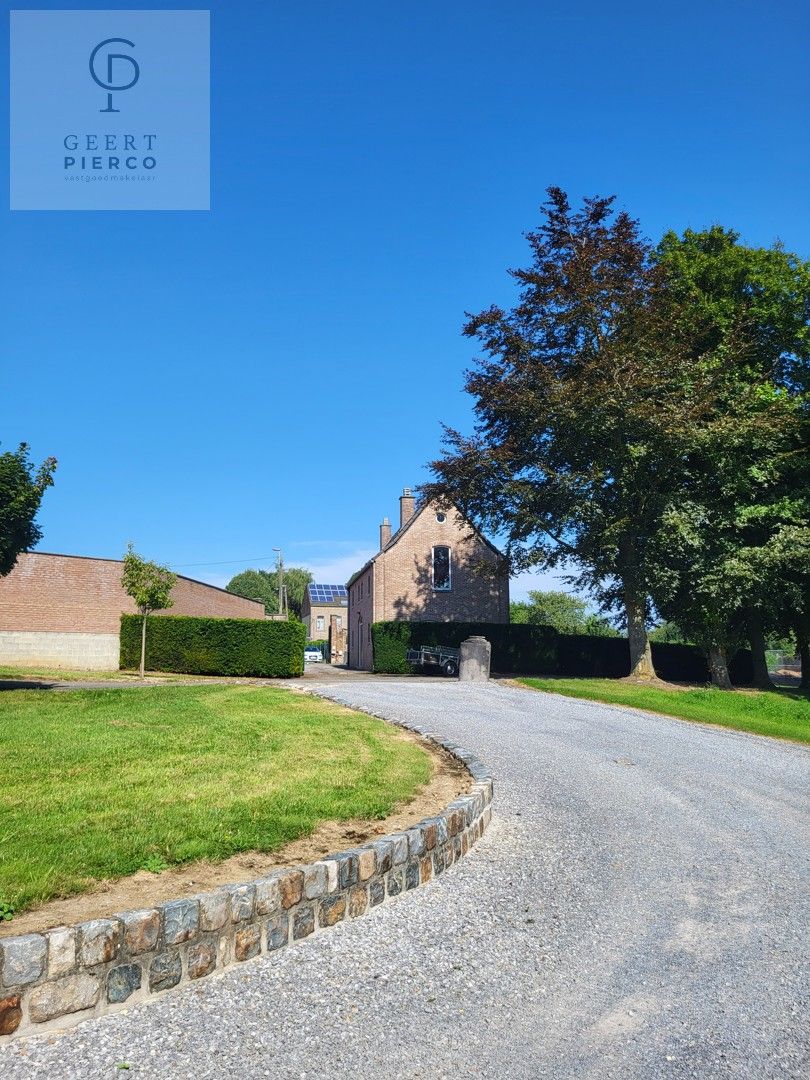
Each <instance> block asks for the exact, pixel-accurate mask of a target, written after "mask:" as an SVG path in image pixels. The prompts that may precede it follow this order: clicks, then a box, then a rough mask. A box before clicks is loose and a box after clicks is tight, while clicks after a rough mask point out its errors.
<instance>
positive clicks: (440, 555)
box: [433, 544, 450, 592]
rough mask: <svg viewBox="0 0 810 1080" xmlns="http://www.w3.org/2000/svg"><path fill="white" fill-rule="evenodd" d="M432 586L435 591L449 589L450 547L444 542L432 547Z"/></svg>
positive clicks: (447, 590) (446, 590)
mask: <svg viewBox="0 0 810 1080" xmlns="http://www.w3.org/2000/svg"><path fill="white" fill-rule="evenodd" d="M433 588H434V589H436V591H437V592H439V591H440V592H449V591H450V548H449V547H446V546H445V545H444V544H437V545H436V547H434V549H433Z"/></svg>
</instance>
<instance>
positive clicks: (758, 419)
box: [654, 226, 810, 687]
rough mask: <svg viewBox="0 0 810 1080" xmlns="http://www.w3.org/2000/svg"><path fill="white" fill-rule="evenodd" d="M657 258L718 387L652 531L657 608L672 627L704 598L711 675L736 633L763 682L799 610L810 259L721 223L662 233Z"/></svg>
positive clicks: (807, 491) (809, 515)
mask: <svg viewBox="0 0 810 1080" xmlns="http://www.w3.org/2000/svg"><path fill="white" fill-rule="evenodd" d="M657 257H658V259H659V262H660V264H661V265H662V267H663V268H664V269H665V271H666V273H667V277H668V280H669V284H670V289H671V290H672V291H673V292H674V293H675V294H676V295H677V297H678V300H679V302H680V303H682V304H683V305H684V306H686V307H687V308H688V309H689V310H692V311H694V312H695V316H696V323H697V325H699V326H700V328H701V335H702V336H701V339H700V340H699V341H698V343H697V347H698V349H699V350H702V351H703V353H704V355H706V356H710V357H712V358H713V359H714V362H715V364H716V371H715V377H714V380H713V385H714V386H715V389H716V394H717V401H716V408H715V411H714V416H711V417H709V418H708V420H707V422H706V423H705V424H704V425H703V426H702V428H701V429H700V430H698V431H696V432H695V433H694V437H693V440H692V443H693V445H692V449H691V451H690V462H689V464H690V468H689V473H688V478H687V483H686V484H685V486H684V490H683V491H682V493H681V496H682V497H681V505H679V506H678V507H676V508H675V509H673V511H672V512H671V514H670V519H669V523H668V525H669V529H668V531H667V533H665V534H664V537H663V539H664V546H665V547H669V548H670V551H671V549H672V548H673V547H674V548H675V549H676V554H675V558H674V559H668V558H667V556H666V555H665V556H664V558H663V564H664V566H665V567H668V568H669V569H670V570H672V569H675V570H676V571H677V573H676V574H675V577H674V578H673V576H672V575H671V574H670V576H669V579H668V580H667V579H666V578H665V580H664V583H663V584H664V589H663V598H662V600H661V605H660V606H662V608H667V609H668V610H669V611H670V612H671V613H672V616H673V617H674V618H676V619H678V620H679V621H680V615H679V607H678V605H681V606H683V607H684V609H685V608H687V607H689V606H690V605H691V606H692V608H693V610H692V611H691V615H690V616H689V618H690V619H692V622H693V624H694V619H697V621H698V622H700V618H701V611H702V610H703V607H704V604H707V605H708V607H706V608H705V612H704V624H703V631H702V633H701V634H700V637H701V639H702V640H704V641H705V640H706V634H707V632H708V630H709V628H710V627H711V628H712V633H714V634H715V636H716V638H717V640H716V641H715V643H714V646H713V645H712V644H711V643H710V642H708V641H707V642H706V643H707V648H709V649H712V648H713V647H715V646H716V648H715V653H716V655H715V656H714V666H713V673H715V668H716V674H717V678H718V680H719V681H720V682H726V681H727V676H726V675H724V674H723V672H722V663H723V655H722V654H723V652H724V650H725V646H726V645H728V644H730V643H732V642H735V643H736V642H737V641H738V640H740V639H741V638H744V637H747V639H748V642H749V644H750V646H751V649H752V653H753V657H754V681H755V683H756V685H758V686H761V687H768V686H770V685H771V684H770V680H769V677H768V671H767V665H766V661H765V638H766V634H767V633H768V632H769V631H772V630H775V629H778V628H779V627H780V626H781V625H782V624H783V623H784V622H785V617H786V612H785V610H784V609H785V604H786V603H788V601H789V602H790V604H791V606H792V607H793V608H794V609H795V608H796V607H797V605H798V600H797V593H796V590H795V589H788V588H787V587H786V582H787V580H788V579H790V580H792V581H795V579H796V573H797V568H798V566H799V564H800V562H801V560H800V559H799V558H797V552H798V551H799V550H801V547H802V540H801V535H802V530H803V528H806V526H807V523H808V521H810V467H808V455H807V446H808V437H809V436H810V426H809V423H808V408H809V407H810V397H808V390H810V378H809V376H810V263H807V262H803V261H802V260H801V259H799V257H798V256H796V255H794V254H791V253H789V252H787V251H785V250H784V249H783V248H782V247H781V246H780V245H775V246H774V247H772V248H752V247H746V246H745V245H743V244H741V243H740V242H739V236H738V235H737V234H736V233H735V232H733V231H732V230H730V229H725V228H722V227H720V226H715V227H713V228H711V229H708V230H706V231H704V232H693V231H691V230H687V231H686V232H685V233H684V234H683V236H677V235H676V234H675V233H667V234H666V236H665V237H664V239H663V240H662V242H661V244H660V245H659V248H658V253H657ZM681 527H683V532H681V531H680V530H681ZM787 538H790V541H789V542H788V541H787ZM679 557H680V561H679ZM654 591H656V590H654ZM657 591H658V592H659V593H660V590H657ZM668 593H669V594H670V595H668ZM676 596H677V597H678V599H677V601H676V602H675V603H674V606H673V599H672V598H673V597H676ZM712 597H713V599H711V600H710V598H712ZM701 598H702V599H701ZM718 665H719V666H718Z"/></svg>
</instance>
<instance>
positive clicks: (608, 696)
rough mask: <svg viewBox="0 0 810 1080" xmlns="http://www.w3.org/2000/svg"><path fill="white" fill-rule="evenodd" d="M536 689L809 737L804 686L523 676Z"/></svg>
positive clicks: (759, 732) (809, 711)
mask: <svg viewBox="0 0 810 1080" xmlns="http://www.w3.org/2000/svg"><path fill="white" fill-rule="evenodd" d="M518 681H519V682H521V683H523V684H524V685H526V686H529V687H531V688H532V689H534V690H545V691H548V692H549V693H553V694H567V695H568V696H569V697H578V698H587V699H588V700H589V701H604V702H607V703H608V704H609V705H631V706H632V707H633V708H636V709H648V710H649V711H650V712H657V713H663V714H664V715H666V716H676V717H679V718H680V719H682V720H697V721H699V722H700V723H703V724H721V725H722V726H723V727H729V728H735V729H736V730H738V731H751V732H754V733H755V734H757V735H773V736H776V737H777V738H780V739H793V740H795V741H796V742H805V743H806V742H810V695H808V694H807V692H805V691H802V690H793V689H785V688H780V689H778V690H771V691H767V690H766V691H751V690H713V689H710V688H694V689H683V690H680V689H673V690H668V689H663V688H662V687H653V686H638V685H636V684H634V683H627V682H623V681H621V680H619V679H519V680H518Z"/></svg>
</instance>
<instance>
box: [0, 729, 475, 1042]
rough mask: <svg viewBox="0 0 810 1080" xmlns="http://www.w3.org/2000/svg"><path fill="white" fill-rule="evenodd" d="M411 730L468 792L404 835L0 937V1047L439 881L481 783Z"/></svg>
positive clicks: (463, 845) (465, 838)
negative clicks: (466, 779) (194, 892)
mask: <svg viewBox="0 0 810 1080" xmlns="http://www.w3.org/2000/svg"><path fill="white" fill-rule="evenodd" d="M403 726H408V727H412V726H411V725H403ZM412 730H416V731H418V732H419V734H421V735H423V736H424V737H426V738H430V739H432V740H433V741H434V742H437V743H438V744H439V745H440V746H443V747H444V748H445V749H447V750H449V751H450V752H451V753H452V754H453V755H454V756H455V757H457V758H459V759H460V760H461V761H463V762H464V764H465V765H466V766H467V768H468V769H469V771H470V773H471V774H472V776H473V779H474V781H475V783H474V785H473V787H472V789H471V790H470V792H469V793H468V794H466V795H462V796H460V797H459V798H458V799H455V800H454V801H453V802H452V803H450V805H449V806H448V807H446V808H445V810H444V811H443V812H442V813H441V814H438V815H437V816H435V817H431V818H426V819H425V820H424V821H421V822H420V823H419V824H418V825H415V826H414V827H413V828H411V829H408V830H407V831H405V832H401V833H394V834H392V835H390V836H385V837H382V838H380V839H378V840H374V841H371V842H370V843H368V844H365V845H363V846H362V847H359V848H356V849H353V850H351V851H342V852H340V853H338V854H336V855H330V856H328V857H327V858H325V859H322V860H321V861H319V862H316V863H312V864H311V865H309V866H300V867H296V868H294V869H289V868H288V869H282V870H277V871H274V872H273V873H272V874H270V875H269V876H268V877H264V878H260V879H259V880H257V881H250V882H246V883H244V884H239V885H228V886H226V887H224V888H219V889H216V890H215V891H214V892H210V893H204V894H202V895H200V896H195V897H191V898H189V899H182V900H171V901H169V902H167V903H163V904H158V905H156V906H155V907H154V908H149V909H148V910H144V911H128V912H125V913H123V914H121V915H116V916H113V917H112V918H108V919H93V920H92V921H91V922H86V923H82V924H81V925H79V926H62V927H58V928H56V929H53V930H48V931H46V932H45V933H42V934H24V935H22V936H20V937H11V938H3V939H0V1043H2V1042H8V1041H10V1040H11V1039H15V1038H19V1037H20V1036H23V1035H31V1034H36V1033H41V1032H47V1031H50V1030H54V1029H56V1030H60V1029H63V1028H66V1027H70V1026H73V1025H74V1024H77V1023H80V1022H81V1021H82V1020H86V1019H89V1018H90V1017H94V1016H100V1015H102V1014H104V1013H109V1012H115V1011H116V1010H119V1009H122V1008H125V1007H128V1006H130V1005H132V1004H135V1003H137V1002H139V1001H144V1000H146V999H148V998H150V997H154V996H155V995H157V994H160V993H162V992H163V991H165V990H169V989H170V988H171V987H174V986H178V985H182V984H188V983H190V982H192V981H194V980H199V979H204V978H205V977H206V976H207V975H210V974H212V973H213V972H215V971H221V970H222V969H223V968H225V967H228V966H229V965H231V964H238V963H241V962H243V961H245V960H250V959H251V958H252V957H254V956H260V955H267V954H270V953H273V952H276V951H277V950H278V949H282V948H284V947H285V946H287V945H291V944H293V943H294V942H296V941H300V940H301V939H303V938H306V937H308V936H309V935H310V934H313V933H315V932H316V931H319V930H322V929H326V928H327V927H330V926H334V925H335V924H336V923H339V922H342V921H343V920H344V919H354V918H357V917H358V916H360V915H363V914H364V913H365V912H366V911H368V910H370V909H371V908H373V907H376V906H377V905H378V904H382V903H384V902H385V901H386V900H388V899H389V898H391V897H396V896H398V895H400V894H401V893H404V892H407V891H408V890H410V889H415V888H416V887H417V886H419V885H424V884H425V883H426V882H428V881H430V879H431V878H433V877H436V876H438V875H439V874H442V873H444V871H445V870H446V869H447V868H448V867H450V866H452V864H453V863H454V862H456V860H458V859H460V858H461V857H462V856H463V855H466V854H467V852H468V850H469V849H470V847H471V846H472V845H473V844H474V843H475V841H476V840H477V839H478V838H479V836H481V834H482V833H483V831H484V829H485V828H486V827H487V825H488V824H489V819H490V812H491V811H490V804H491V801H492V779H491V777H490V776H489V774H488V772H487V770H486V769H485V768H484V766H483V765H481V763H480V762H479V761H478V760H477V759H476V758H475V757H473V755H472V754H469V753H467V752H466V751H464V750H462V749H461V748H459V747H457V746H455V745H453V744H452V743H448V742H447V741H445V740H444V739H443V738H441V737H439V736H436V735H432V734H431V733H430V732H428V731H426V730H422V729H419V728H417V727H415V726H413V727H412Z"/></svg>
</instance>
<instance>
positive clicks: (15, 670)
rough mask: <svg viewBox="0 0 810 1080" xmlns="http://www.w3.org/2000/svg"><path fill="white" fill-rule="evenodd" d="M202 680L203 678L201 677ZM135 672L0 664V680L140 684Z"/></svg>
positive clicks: (151, 674) (152, 675) (154, 674)
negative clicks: (126, 681) (106, 681)
mask: <svg viewBox="0 0 810 1080" xmlns="http://www.w3.org/2000/svg"><path fill="white" fill-rule="evenodd" d="M146 676H147V678H148V679H161V680H165V681H166V682H171V681H172V680H176V679H183V680H186V679H193V678H195V676H193V675H171V674H169V675H167V674H165V673H164V672H160V671H147V673H146ZM202 677H203V678H204V676H202ZM140 678H141V677H140V674H139V673H138V672H137V671H110V670H108V669H107V670H105V671H80V670H74V669H70V668H49V667H9V666H7V665H6V666H4V665H2V664H0V679H45V680H48V679H54V680H56V679H58V680H59V681H60V682H100V681H101V680H102V679H105V680H106V679H118V680H121V679H123V680H128V681H134V680H135V679H137V680H138V681H139V682H140Z"/></svg>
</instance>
